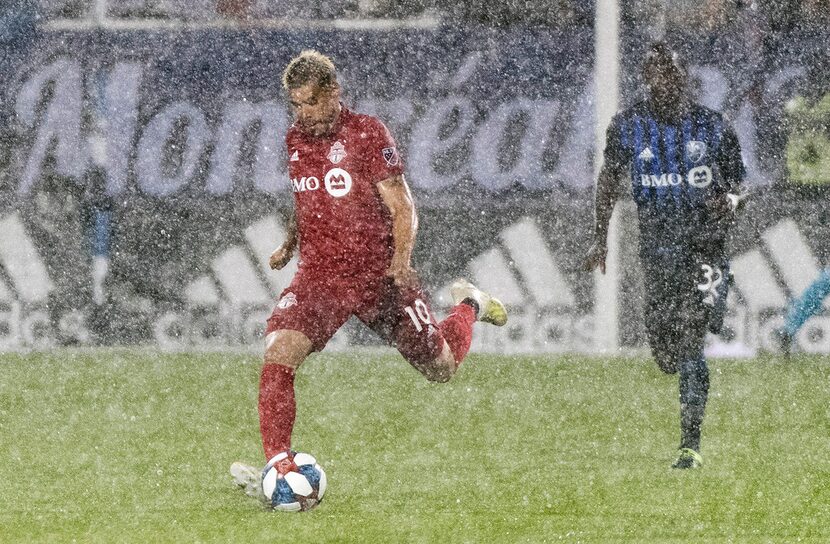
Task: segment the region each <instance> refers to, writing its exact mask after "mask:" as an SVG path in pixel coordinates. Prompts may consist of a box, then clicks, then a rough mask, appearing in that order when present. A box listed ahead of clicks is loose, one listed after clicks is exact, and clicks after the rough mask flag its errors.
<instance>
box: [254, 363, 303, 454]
mask: <svg viewBox="0 0 830 544" xmlns="http://www.w3.org/2000/svg"><path fill="white" fill-rule="evenodd" d="M296 414H297V403H296V401H295V400H294V370H293V369H292V368H290V367H287V366H283V365H278V364H273V363H272V364H265V365H263V366H262V374H261V375H260V381H259V432H260V434H261V435H262V448H263V449H264V450H265V460H266V461H267V460H270V459H271V458H272V457H273V456H275V455H276V454H278V453H280V452H281V451H285V450H287V449H289V448H290V447H291V430H292V429H293V428H294V418H295V416H296Z"/></svg>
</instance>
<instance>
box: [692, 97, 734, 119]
mask: <svg viewBox="0 0 830 544" xmlns="http://www.w3.org/2000/svg"><path fill="white" fill-rule="evenodd" d="M691 109H692V115H693V116H694V117H696V118H699V119H705V120H709V121H716V122H719V123H729V118H728V117H727V116H726V114H724V113H723V112H720V111H718V110H716V109H712V108H710V107H708V106H704V105H703V104H700V103H699V102H692V105H691Z"/></svg>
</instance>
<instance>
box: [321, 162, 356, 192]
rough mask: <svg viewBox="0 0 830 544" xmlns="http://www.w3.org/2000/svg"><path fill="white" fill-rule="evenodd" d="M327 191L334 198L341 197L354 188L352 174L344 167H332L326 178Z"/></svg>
mask: <svg viewBox="0 0 830 544" xmlns="http://www.w3.org/2000/svg"><path fill="white" fill-rule="evenodd" d="M324 182H325V184H326V191H328V193H329V194H330V195H331V196H333V197H334V198H341V197H344V196H346V195H347V194H349V191H351V190H352V176H351V174H349V173H348V172H346V171H345V170H343V169H342V168H332V169H331V170H329V171H328V172H326V177H325V178H324Z"/></svg>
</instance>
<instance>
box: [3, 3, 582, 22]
mask: <svg viewBox="0 0 830 544" xmlns="http://www.w3.org/2000/svg"><path fill="white" fill-rule="evenodd" d="M19 1H24V0H11V2H19ZM25 1H33V2H36V3H38V4H39V6H40V12H41V15H42V16H43V17H44V18H46V19H55V18H63V19H94V18H96V16H97V17H99V18H100V16H101V15H100V14H105V15H104V16H105V17H108V18H114V19H125V18H126V19H173V20H181V21H194V22H196V21H213V20H217V19H223V18H224V19H238V20H250V21H256V20H272V19H277V20H279V19H336V18H364V19H366V18H368V19H376V18H381V19H408V18H418V17H437V18H450V19H452V20H462V21H469V22H478V23H483V24H488V25H491V26H502V25H512V24H525V25H543V26H554V27H561V26H570V25H573V24H575V23H580V22H581V23H590V20H592V17H593V15H592V12H593V0H588V1H587V2H585V1H584V0H583V1H578V0H511V1H505V0H466V1H464V2H457V1H452V0H306V1H297V0H25Z"/></svg>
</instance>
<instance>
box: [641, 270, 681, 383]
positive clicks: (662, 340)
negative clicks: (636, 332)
mask: <svg viewBox="0 0 830 544" xmlns="http://www.w3.org/2000/svg"><path fill="white" fill-rule="evenodd" d="M643 268H644V271H645V274H644V275H643V276H644V281H645V292H644V305H643V317H644V320H645V329H646V335H647V338H648V344H649V347H650V348H651V355H652V357H654V362H655V363H657V366H658V368H660V370H662V371H663V372H665V373H666V374H674V373H676V372H677V369H678V364H679V359H678V345H679V340H680V338H681V333H680V331H678V329H677V323H676V322H675V321H674V320H672V319H671V317H670V316H673V315H676V314H677V297H675V296H673V291H674V290H673V289H672V288H671V284H670V282H671V278H670V277H669V276H667V275H666V274H665V267H664V266H656V267H655V266H648V265H645V263H644V267H643Z"/></svg>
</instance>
